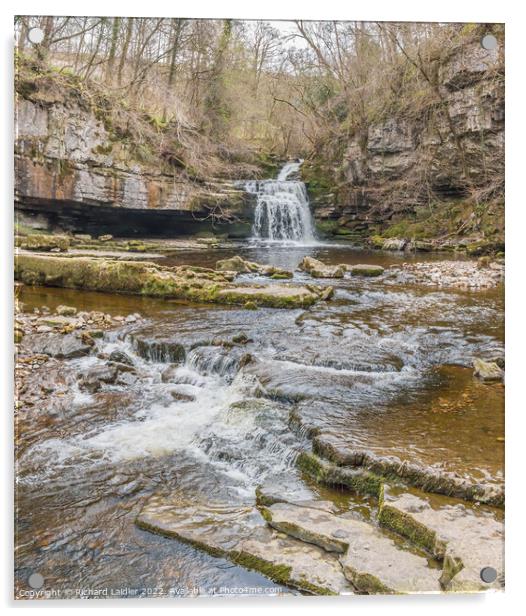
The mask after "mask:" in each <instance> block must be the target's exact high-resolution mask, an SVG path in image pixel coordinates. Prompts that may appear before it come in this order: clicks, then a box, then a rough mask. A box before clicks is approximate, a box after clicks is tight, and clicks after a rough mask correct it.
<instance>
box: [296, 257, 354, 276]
mask: <svg viewBox="0 0 526 616" xmlns="http://www.w3.org/2000/svg"><path fill="white" fill-rule="evenodd" d="M299 269H300V270H303V271H305V272H307V273H308V274H310V275H311V276H312V277H313V278H343V275H344V272H345V268H344V266H342V265H326V264H325V263H323V262H322V261H320V260H318V259H313V258H312V257H304V259H303V261H302V262H301V263H300V265H299Z"/></svg>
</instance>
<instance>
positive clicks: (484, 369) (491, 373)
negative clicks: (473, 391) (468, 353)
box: [473, 357, 504, 381]
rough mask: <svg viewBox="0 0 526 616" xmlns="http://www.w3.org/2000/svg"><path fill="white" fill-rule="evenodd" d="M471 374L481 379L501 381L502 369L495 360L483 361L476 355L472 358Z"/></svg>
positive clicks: (502, 376)
mask: <svg viewBox="0 0 526 616" xmlns="http://www.w3.org/2000/svg"><path fill="white" fill-rule="evenodd" d="M473 368H474V372H473V374H474V375H475V376H476V377H478V378H479V379H480V380H481V381H502V379H503V378H504V371H503V370H502V368H500V367H499V366H498V365H497V363H496V362H489V361H484V360H482V359H479V358H478V357H476V358H475V359H474V360H473Z"/></svg>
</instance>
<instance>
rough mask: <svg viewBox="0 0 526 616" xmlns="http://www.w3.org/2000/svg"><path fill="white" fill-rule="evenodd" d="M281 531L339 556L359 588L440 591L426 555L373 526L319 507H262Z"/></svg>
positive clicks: (267, 516) (281, 505)
mask: <svg viewBox="0 0 526 616" xmlns="http://www.w3.org/2000/svg"><path fill="white" fill-rule="evenodd" d="M264 516H265V519H266V520H267V521H268V523H269V524H270V525H271V526H272V527H273V528H275V529H276V530H279V531H281V532H284V533H287V534H288V535H290V536H292V537H295V538H297V539H300V540H301V541H305V542H308V543H313V544H314V545H318V546H320V547H322V548H323V549H325V550H327V551H329V552H336V553H340V554H342V556H341V557H340V562H341V564H342V566H343V570H344V573H345V576H346V577H347V579H348V580H349V581H350V582H352V584H353V586H354V587H355V588H356V589H357V590H358V591H360V592H366V593H410V592H438V591H439V590H440V585H439V581H438V580H439V576H440V571H439V570H438V569H433V568H431V567H430V566H429V563H428V561H427V559H426V558H424V557H422V556H419V555H418V554H415V553H413V552H410V551H407V550H404V549H402V548H401V547H399V546H398V545H397V544H396V543H395V541H394V540H393V539H391V538H390V537H388V536H386V535H385V534H384V533H382V531H381V530H379V529H378V528H377V527H375V526H373V525H371V524H368V523H366V522H362V521H359V520H353V519H348V518H343V517H341V516H336V515H332V514H330V513H328V512H325V511H320V510H319V509H311V508H308V507H298V506H296V505H289V504H284V503H277V504H275V505H271V506H270V507H267V508H265V509H264Z"/></svg>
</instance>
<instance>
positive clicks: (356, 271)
mask: <svg viewBox="0 0 526 616" xmlns="http://www.w3.org/2000/svg"><path fill="white" fill-rule="evenodd" d="M349 269H350V272H351V276H367V277H374V276H381V275H382V274H383V273H384V268H383V267H381V266H380V265H361V264H360V265H351V266H350V268H349Z"/></svg>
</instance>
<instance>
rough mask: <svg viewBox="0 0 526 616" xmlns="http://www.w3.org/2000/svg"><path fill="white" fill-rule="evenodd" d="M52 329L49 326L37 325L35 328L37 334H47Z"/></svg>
mask: <svg viewBox="0 0 526 616" xmlns="http://www.w3.org/2000/svg"><path fill="white" fill-rule="evenodd" d="M52 331H53V328H52V327H50V326H49V325H39V326H38V327H37V334H48V333H49V332H52Z"/></svg>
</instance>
